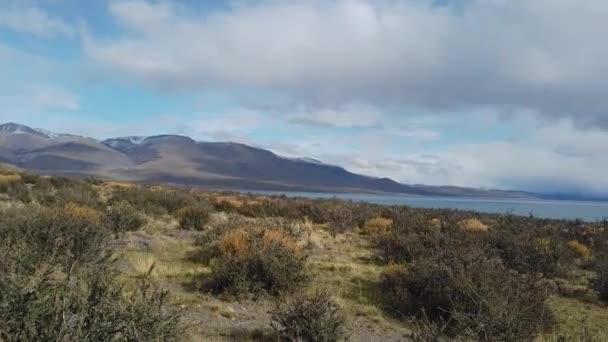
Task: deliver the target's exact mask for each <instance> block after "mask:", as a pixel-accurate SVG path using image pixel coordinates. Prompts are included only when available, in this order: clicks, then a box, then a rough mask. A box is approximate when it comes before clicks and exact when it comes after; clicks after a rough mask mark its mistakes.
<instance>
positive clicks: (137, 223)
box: [106, 201, 146, 235]
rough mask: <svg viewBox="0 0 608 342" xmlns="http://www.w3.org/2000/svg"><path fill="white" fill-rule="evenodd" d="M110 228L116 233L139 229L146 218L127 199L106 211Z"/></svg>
mask: <svg viewBox="0 0 608 342" xmlns="http://www.w3.org/2000/svg"><path fill="white" fill-rule="evenodd" d="M106 217H107V219H108V223H109V224H110V229H112V231H113V232H114V234H117V235H118V234H120V233H124V232H132V231H136V230H139V229H140V228H141V227H142V226H143V225H144V224H145V223H146V220H145V218H144V217H143V215H141V214H140V213H139V211H138V210H137V209H136V208H134V207H133V206H132V205H130V204H129V203H127V202H126V201H123V202H120V203H117V204H115V205H113V206H112V207H110V208H109V209H108V211H107V212H106Z"/></svg>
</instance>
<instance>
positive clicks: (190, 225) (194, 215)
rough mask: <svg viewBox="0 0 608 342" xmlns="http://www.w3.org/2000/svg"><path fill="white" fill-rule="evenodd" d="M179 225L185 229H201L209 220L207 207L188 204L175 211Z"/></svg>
mask: <svg viewBox="0 0 608 342" xmlns="http://www.w3.org/2000/svg"><path fill="white" fill-rule="evenodd" d="M177 218H178V220H179V227H180V228H181V229H185V230H197V231H201V230H203V229H204V228H205V224H207V221H208V220H209V209H207V208H206V207H203V206H200V205H198V206H190V207H186V208H182V209H180V210H178V211H177Z"/></svg>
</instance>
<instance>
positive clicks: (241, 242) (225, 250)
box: [219, 229, 249, 256]
mask: <svg viewBox="0 0 608 342" xmlns="http://www.w3.org/2000/svg"><path fill="white" fill-rule="evenodd" d="M219 247H220V252H221V253H222V255H225V256H239V255H243V254H245V253H247V251H248V249H249V240H248V236H247V232H246V231H244V230H242V229H238V230H232V231H229V232H227V233H226V234H224V235H223V236H222V238H221V240H220V244H219Z"/></svg>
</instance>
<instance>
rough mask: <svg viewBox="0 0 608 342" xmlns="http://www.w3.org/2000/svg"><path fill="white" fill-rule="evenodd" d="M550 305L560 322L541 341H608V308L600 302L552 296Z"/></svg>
mask: <svg viewBox="0 0 608 342" xmlns="http://www.w3.org/2000/svg"><path fill="white" fill-rule="evenodd" d="M549 306H550V307H551V309H552V311H553V313H554V314H555V316H556V319H557V321H558V322H559V324H558V325H557V326H556V328H555V330H554V331H551V332H549V333H546V334H544V335H543V336H541V337H540V338H539V339H538V340H539V341H573V342H574V341H608V328H607V325H606V323H607V322H608V309H607V308H606V307H605V306H602V305H600V304H598V303H589V302H584V301H581V300H577V299H573V298H563V297H557V296H555V297H552V298H551V299H550V300H549Z"/></svg>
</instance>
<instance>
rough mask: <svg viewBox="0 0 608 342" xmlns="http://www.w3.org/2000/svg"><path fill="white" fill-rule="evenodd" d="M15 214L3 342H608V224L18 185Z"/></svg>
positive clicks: (152, 190) (4, 264)
mask: <svg viewBox="0 0 608 342" xmlns="http://www.w3.org/2000/svg"><path fill="white" fill-rule="evenodd" d="M0 214H1V216H0V340H2V341H5V340H6V341H14V340H15V341H20V340H22V341H30V340H63V341H68V340H69V341H72V340H85V341H107V340H113V341H172V340H193V341H199V340H277V339H285V340H293V341H300V340H301V341H339V340H345V339H346V338H348V337H350V338H351V339H352V340H402V339H406V340H407V339H411V340H418V341H441V340H446V341H449V340H466V341H470V340H479V341H497V340H505V341H506V340H539V341H545V340H546V341H579V340H584V341H595V340H597V341H601V340H606V339H607V338H608V332H607V331H606V330H608V329H606V327H605V321H606V320H607V319H608V311H607V310H606V306H607V305H608V231H607V229H606V224H605V223H602V222H597V223H586V222H581V221H565V220H544V219H536V218H532V217H514V216H509V215H484V214H479V213H472V212H464V211H453V210H432V209H412V208H407V207H398V206H378V205H370V204H366V203H355V202H348V201H339V200H307V199H296V198H286V197H262V196H255V195H244V194H234V193H213V192H204V191H197V190H189V189H179V188H168V187H162V186H148V185H136V184H128V183H116V182H101V181H97V180H93V179H87V180H72V179H67V178H61V177H44V176H36V175H32V174H28V173H25V172H22V171H20V170H16V169H8V168H0ZM347 333H348V334H347Z"/></svg>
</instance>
